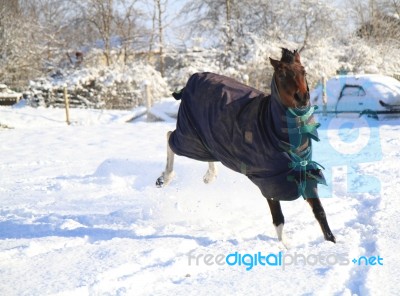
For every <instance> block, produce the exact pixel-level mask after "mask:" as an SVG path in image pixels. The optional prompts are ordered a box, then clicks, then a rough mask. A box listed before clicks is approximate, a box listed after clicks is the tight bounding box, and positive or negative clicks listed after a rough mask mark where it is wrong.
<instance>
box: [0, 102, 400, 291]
mask: <svg viewBox="0 0 400 296" xmlns="http://www.w3.org/2000/svg"><path fill="white" fill-rule="evenodd" d="M162 104H164V105H159V106H158V107H156V108H155V110H156V111H157V112H159V113H162V112H161V111H162V110H165V113H168V112H169V113H171V112H172V111H171V110H176V107H177V106H176V102H174V101H170V102H169V103H165V102H163V103H162ZM157 108H158V109H157ZM135 112H136V113H138V111H136V110H135V111H134V112H132V111H116V110H91V109H71V110H70V116H71V121H72V124H71V125H67V124H66V123H65V119H64V118H65V111H64V110H63V109H54V108H48V109H46V108H36V109H34V108H31V107H28V106H26V105H23V104H21V105H20V106H19V107H14V108H12V107H0V123H1V126H4V127H8V128H0V152H1V154H2V161H1V162H0V273H1V276H0V295H171V294H174V295H266V294H268V295H397V293H398V290H399V288H400V284H399V282H398V280H397V279H398V278H400V267H399V266H400V257H399V255H398V253H397V252H396V249H397V246H398V241H399V239H400V235H399V231H398V224H399V223H400V210H399V209H400V199H399V198H398V192H399V191H400V184H399V182H398V180H399V177H400V176H399V172H398V165H399V161H400V152H399V148H398V147H399V146H400V139H399V137H398V135H399V132H400V120H399V119H390V120H389V119H387V120H381V121H374V120H372V119H366V118H360V119H350V118H332V117H322V116H321V117H320V118H319V121H320V122H321V124H322V126H321V128H320V138H321V141H320V142H318V143H315V145H314V154H313V155H314V159H315V160H316V161H318V162H319V163H321V164H322V165H324V166H325V168H326V170H325V175H326V176H327V180H328V183H329V186H328V187H326V188H323V187H321V193H322V195H324V198H322V203H323V205H324V207H325V211H326V213H327V217H328V222H329V224H330V226H331V229H332V231H333V233H334V234H335V236H336V238H337V244H333V243H330V242H326V241H324V240H323V237H322V232H321V230H320V229H319V226H318V224H317V222H316V220H315V218H314V217H313V214H312V211H311V210H310V209H309V207H308V205H307V204H306V203H305V202H304V201H303V200H302V199H298V200H296V201H293V202H284V203H282V207H283V212H284V215H285V217H286V224H285V227H284V230H283V231H284V233H285V235H286V237H287V242H288V245H289V248H288V249H285V248H284V247H283V246H282V244H280V243H278V241H277V239H276V233H275V229H274V227H273V225H272V222H271V215H270V213H269V209H268V206H267V203H266V201H265V199H264V198H263V197H262V195H261V193H260V192H259V190H258V189H257V188H256V187H255V186H254V185H253V184H252V183H251V182H250V181H249V180H247V178H246V177H244V176H242V175H240V174H237V173H235V172H232V171H230V170H228V169H226V168H224V167H222V166H221V165H218V178H217V180H216V181H215V182H213V183H211V184H208V185H206V184H204V183H203V182H202V176H203V174H204V173H205V172H206V170H207V164H205V163H200V162H196V161H193V160H190V159H187V158H183V157H177V158H176V165H175V170H176V178H175V179H174V181H172V183H171V184H170V185H169V186H168V187H166V188H162V189H159V188H156V187H155V180H156V179H157V177H158V176H159V175H160V173H161V171H162V170H163V168H164V166H165V158H166V132H167V131H168V130H173V129H174V125H175V123H174V121H173V120H169V121H167V122H151V123H150V122H146V120H145V118H139V119H137V120H135V121H133V122H129V123H127V121H129V120H130V119H131V118H132V117H134V116H133V114H134V113H135ZM235 252H238V254H239V253H240V254H247V253H248V254H257V253H258V252H261V253H262V254H264V255H268V254H274V255H277V254H279V252H282V253H281V254H282V256H285V260H286V262H289V260H290V259H291V258H292V259H293V258H295V256H297V257H301V256H305V257H306V258H307V259H308V260H309V263H308V264H306V265H304V264H303V263H302V262H303V261H302V260H301V259H299V262H298V263H299V264H297V266H296V265H286V266H261V265H257V266H253V268H252V269H251V270H248V271H247V270H246V267H247V266H245V265H241V266H239V265H233V266H230V265H228V264H221V265H220V264H217V263H216V257H217V256H218V255H219V254H222V255H221V256H227V255H228V254H235ZM207 254H208V255H209V256H208V257H207V258H208V259H210V258H211V259H212V260H214V261H212V262H211V263H213V264H212V265H209V264H206V263H205V261H204V258H205V256H206V255H207ZM200 255H202V257H199V256H200ZM191 256H193V257H191ZM360 256H366V257H368V258H373V256H375V257H374V258H375V259H377V258H378V256H380V258H383V265H380V264H377V262H378V261H375V265H371V264H368V265H367V266H366V265H365V264H361V265H357V264H354V263H353V262H351V260H352V259H353V258H359V257H360ZM328 257H329V258H330V260H333V261H329V262H331V263H332V262H334V263H336V261H337V264H327V261H325V259H323V260H322V263H321V262H315V261H313V260H314V259H315V258H328ZM190 258H198V259H190ZM211 259H210V260H211ZM344 259H345V260H347V264H342V265H341V264H339V261H340V262H342V260H344ZM189 260H191V261H189ZM196 260H198V263H199V264H196ZM372 260H374V259H372ZM372 262H374V261H372ZM209 263H210V261H209ZM344 263H346V262H344Z"/></svg>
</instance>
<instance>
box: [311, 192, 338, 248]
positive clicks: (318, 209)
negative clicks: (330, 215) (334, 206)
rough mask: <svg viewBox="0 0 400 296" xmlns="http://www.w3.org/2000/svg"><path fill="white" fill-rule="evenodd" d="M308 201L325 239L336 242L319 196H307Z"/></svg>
mask: <svg viewBox="0 0 400 296" xmlns="http://www.w3.org/2000/svg"><path fill="white" fill-rule="evenodd" d="M307 202H308V203H309V204H310V206H311V208H312V210H313V213H314V216H315V218H316V219H317V221H318V223H319V225H320V226H321V229H322V233H323V234H324V237H325V239H326V240H328V241H331V242H334V243H336V239H335V236H334V235H333V234H332V231H331V229H330V228H329V225H328V221H327V220H326V214H325V211H324V208H323V207H322V204H321V201H320V200H319V198H307Z"/></svg>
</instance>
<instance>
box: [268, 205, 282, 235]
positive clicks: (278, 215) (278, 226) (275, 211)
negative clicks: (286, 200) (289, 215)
mask: <svg viewBox="0 0 400 296" xmlns="http://www.w3.org/2000/svg"><path fill="white" fill-rule="evenodd" d="M267 201H268V205H269V209H270V210H271V215H272V223H273V224H274V226H275V230H276V234H277V236H278V240H279V241H282V238H283V225H284V224H285V217H284V216H283V213H282V209H281V204H280V202H279V201H278V200H272V199H267Z"/></svg>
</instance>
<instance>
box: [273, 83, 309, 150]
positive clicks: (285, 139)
mask: <svg viewBox="0 0 400 296" xmlns="http://www.w3.org/2000/svg"><path fill="white" fill-rule="evenodd" d="M269 116H270V117H271V120H268V123H267V124H268V125H269V126H270V128H272V129H273V132H274V134H275V137H276V138H278V139H279V141H280V142H281V143H283V144H284V145H287V146H288V147H289V146H291V145H293V146H295V147H296V146H300V145H303V144H305V143H306V141H308V137H306V136H302V135H301V134H291V135H290V137H289V134H288V128H295V127H296V124H294V123H293V119H294V118H295V116H294V115H293V114H292V113H291V112H290V111H289V108H288V107H287V106H286V105H285V103H284V102H283V100H282V98H281V94H280V92H279V89H278V86H277V84H276V83H275V81H274V80H273V83H272V85H271V102H270V112H269Z"/></svg>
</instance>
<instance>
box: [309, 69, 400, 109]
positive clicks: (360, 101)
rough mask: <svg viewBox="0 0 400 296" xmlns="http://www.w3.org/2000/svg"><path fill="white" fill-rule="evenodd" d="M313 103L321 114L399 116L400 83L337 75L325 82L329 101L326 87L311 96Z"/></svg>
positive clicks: (385, 78) (374, 77) (378, 77)
mask: <svg viewBox="0 0 400 296" xmlns="http://www.w3.org/2000/svg"><path fill="white" fill-rule="evenodd" d="M311 102H312V104H314V105H318V106H319V107H320V108H319V112H326V113H335V114H341V113H358V114H360V115H362V114H368V115H372V116H374V117H377V114H386V113H400V81H398V80H396V79H395V78H392V77H388V76H383V75H375V74H362V75H338V76H334V77H332V78H331V79H329V80H327V82H326V99H324V96H323V85H322V84H319V85H318V86H317V87H316V88H315V89H314V90H313V91H312V92H311Z"/></svg>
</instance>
